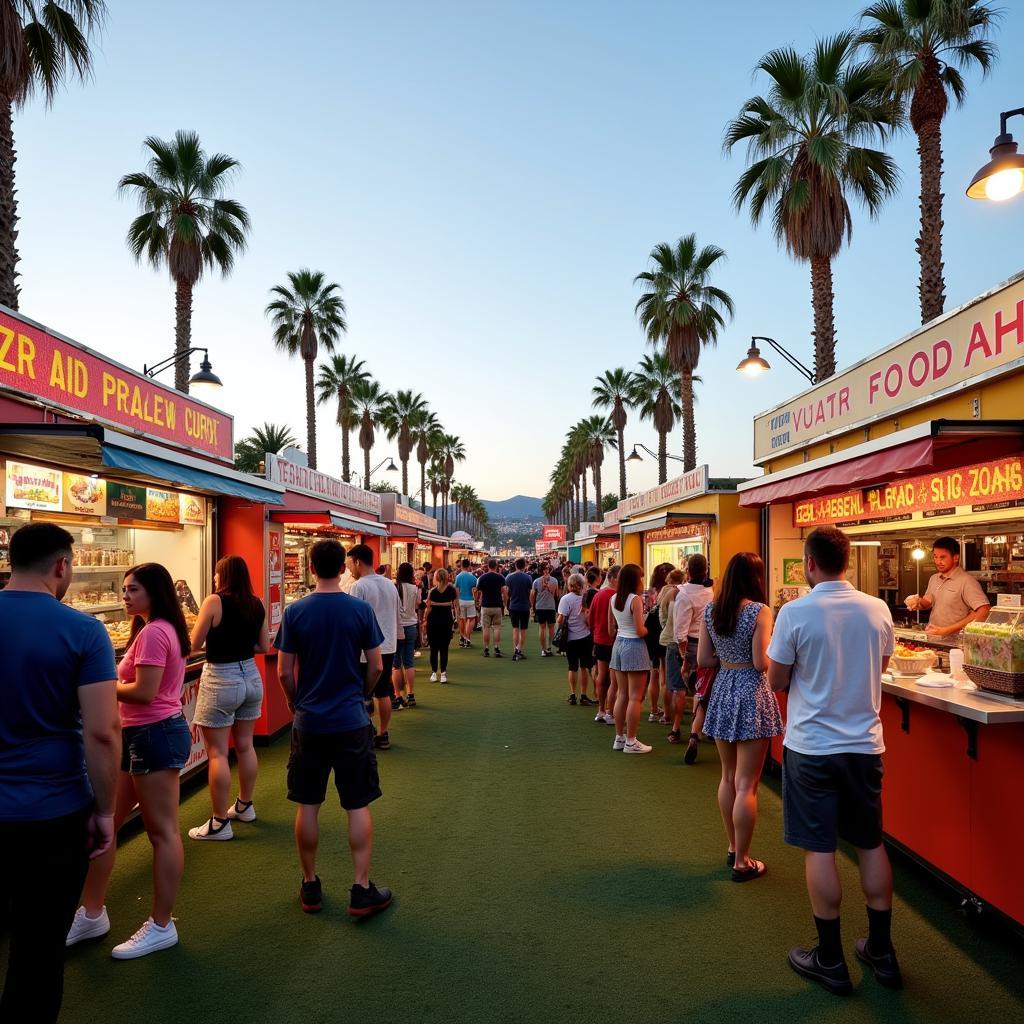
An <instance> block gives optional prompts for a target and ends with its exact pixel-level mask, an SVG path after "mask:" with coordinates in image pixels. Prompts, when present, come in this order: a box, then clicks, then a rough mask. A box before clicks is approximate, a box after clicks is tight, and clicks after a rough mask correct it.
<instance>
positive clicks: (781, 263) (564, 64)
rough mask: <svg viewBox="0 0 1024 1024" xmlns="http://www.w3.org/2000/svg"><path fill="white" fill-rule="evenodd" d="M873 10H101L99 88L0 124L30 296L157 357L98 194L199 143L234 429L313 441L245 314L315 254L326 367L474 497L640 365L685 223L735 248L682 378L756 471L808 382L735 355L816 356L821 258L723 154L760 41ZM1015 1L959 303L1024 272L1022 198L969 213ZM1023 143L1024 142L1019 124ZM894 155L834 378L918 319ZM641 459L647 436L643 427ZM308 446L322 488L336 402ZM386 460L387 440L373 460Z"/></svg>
mask: <svg viewBox="0 0 1024 1024" xmlns="http://www.w3.org/2000/svg"><path fill="white" fill-rule="evenodd" d="M861 6H862V5H861V4H858V3H856V2H853V3H847V2H845V0H838V2H837V0H832V2H830V3H827V4H823V3H821V2H820V0H791V2H786V0H779V2H775V3H771V4H767V3H763V2H761V0H734V2H733V3H732V4H729V5H728V6H726V7H721V6H719V5H717V4H703V3H695V2H691V0H678V2H674V3H673V2H658V0H650V2H648V3H646V4H643V5H637V4H635V3H626V2H620V3H612V2H595V0H563V2H561V3H558V4H551V3H542V2H535V0H519V2H516V3H510V2H508V3H506V2H501V3H496V2H484V3H480V2H472V0H466V2H452V0H435V2H433V3H430V4H425V3H420V2H416V0H404V2H377V3H347V2H341V0H338V2H333V0H320V2H313V0H292V2H291V3H288V4H281V3H280V2H265V0H246V2H242V0H221V2H218V3H209V0H200V2H193V0H176V2H175V3H174V5H173V6H172V7H169V6H168V5H167V4H166V3H165V2H157V0H110V3H109V7H110V14H109V19H108V22H107V25H106V27H105V30H104V32H103V35H102V38H101V39H100V40H99V43H98V45H97V49H96V59H95V72H94V76H93V79H92V81H90V82H89V83H87V84H86V85H84V86H81V85H77V84H72V85H71V86H69V87H68V88H67V89H66V90H65V91H63V92H62V93H61V94H60V95H59V96H58V97H57V99H56V102H55V103H54V105H53V106H52V108H50V109H46V108H45V106H44V105H43V104H42V103H41V102H40V101H33V102H32V103H31V104H29V105H28V106H27V107H26V108H25V109H24V110H23V111H21V112H19V113H18V114H17V115H16V118H15V141H16V146H17V150H18V160H17V165H16V173H17V188H18V199H19V204H20V206H19V210H20V216H21V222H20V235H19V239H18V242H19V246H20V250H21V259H22V262H21V266H20V270H21V275H22V276H21V289H22V290H21V310H22V312H24V313H25V314H26V315H28V316H30V317H31V318H33V319H35V320H38V321H40V322H42V323H43V324H45V325H47V326H48V327H51V328H53V329H55V330H57V331H60V332H61V333H63V334H66V335H68V336H70V337H72V338H74V339H76V340H79V341H81V342H83V343H85V344H87V345H89V346H91V347H92V348H95V349H97V350H98V351H100V352H102V353H104V354H106V355H109V356H111V357H113V358H115V359H117V360H119V361H121V362H123V363H125V364H127V365H129V366H133V367H136V368H138V369H141V368H142V366H143V364H144V363H154V362H156V361H158V360H159V359H161V358H163V357H164V356H166V355H169V354H170V353H171V352H172V351H173V348H174V295H173V286H172V283H171V281H170V280H169V278H168V276H167V274H166V271H163V272H157V271H154V270H152V269H151V268H149V267H148V266H138V265H136V264H135V263H134V261H133V260H132V258H131V256H130V254H129V253H128V250H127V248H126V247H125V244H124V237H125V232H126V229H127V227H128V224H129V222H130V220H131V219H132V218H133V217H134V216H135V214H136V210H135V208H134V206H133V205H132V203H131V202H130V201H129V200H127V199H121V198H119V197H118V195H117V189H116V185H117V181H118V179H119V178H120V177H121V175H123V174H125V173H127V172H129V171H133V170H138V169H141V168H142V167H143V165H144V162H145V155H144V153H143V149H142V142H143V139H144V138H146V137H147V136H149V135H156V136H159V137H163V138H170V137H171V136H172V135H173V133H174V132H175V131H176V130H177V129H191V130H195V131H197V132H198V133H199V135H200V138H201V140H202V142H203V145H204V147H205V148H206V149H207V151H208V152H215V151H219V152H225V153H228V154H230V155H232V156H234V157H236V158H237V159H238V160H240V161H241V164H242V170H241V172H240V173H239V175H238V176H237V178H236V180H235V181H234V183H233V184H232V191H233V194H234V196H235V197H236V198H237V199H238V200H239V201H241V202H242V203H243V204H244V205H245V206H246V207H247V208H248V210H249V213H250V215H251V217H252V223H253V231H252V237H251V241H250V245H249V248H248V251H247V252H246V253H245V254H244V255H243V256H242V257H241V258H240V260H239V261H238V264H237V266H236V268H235V270H234V272H233V273H232V274H231V276H230V277H228V278H226V279H221V278H219V277H213V276H211V277H206V278H204V279H203V280H202V281H201V282H200V284H199V285H198V286H197V288H196V292H195V302H194V316H193V344H195V345H200V346H207V347H208V348H209V352H210V359H211V361H212V363H213V367H214V369H215V371H216V372H217V373H218V374H219V375H220V376H221V377H222V378H223V380H224V383H225V387H224V389H223V391H222V392H221V394H220V396H219V397H218V398H217V399H216V400H215V403H216V404H217V405H219V406H221V407H222V408H224V409H225V410H227V411H228V412H231V413H232V414H234V416H235V427H236V437H241V436H244V435H245V434H246V433H247V432H248V431H249V430H250V429H251V428H252V427H253V426H254V425H257V424H260V423H262V422H264V421H270V422H274V423H286V424H288V425H290V426H291V428H292V430H293V432H294V433H295V435H296V436H297V437H299V438H300V439H304V438H305V412H304V408H305V406H304V391H303V372H302V364H301V360H299V359H298V358H295V359H289V358H288V357H287V356H286V355H284V354H283V353H279V352H277V351H275V349H274V347H273V343H272V340H271V332H270V328H269V324H268V321H267V319H266V317H265V316H264V312H263V310H264V306H265V305H266V303H267V301H268V296H267V293H268V290H269V289H270V287H272V286H273V285H275V284H278V283H281V282H283V281H285V275H286V273H287V272H288V271H291V270H296V269H298V268H300V267H312V268H314V269H319V270H322V271H324V273H325V274H326V275H327V276H328V278H329V279H330V280H333V281H337V282H338V283H339V284H340V285H341V286H342V291H343V295H344V298H345V302H346V305H347V307H348V334H347V336H345V337H344V338H343V340H342V343H341V350H342V351H346V352H350V353H354V354H356V355H357V356H358V357H360V358H362V359H364V360H365V361H366V363H367V366H368V368H369V369H370V370H371V372H372V373H373V374H374V375H375V376H376V377H377V379H379V380H380V381H381V383H382V385H383V386H384V387H385V388H387V389H390V390H394V389H398V388H412V389H414V390H416V391H419V392H422V394H423V395H424V396H425V398H426V399H427V400H428V402H429V403H430V405H431V407H432V408H433V409H434V410H435V411H436V412H437V414H438V416H439V417H440V419H441V421H442V423H443V424H444V425H445V427H446V428H447V429H448V430H449V431H451V432H454V433H456V434H458V435H459V436H460V437H461V438H462V439H463V442H464V444H465V446H466V450H467V459H466V462H465V463H464V465H463V466H461V467H460V468H459V470H458V471H457V473H456V476H457V477H458V478H459V479H461V480H462V481H463V482H465V483H469V484H471V485H473V486H474V487H475V488H476V490H477V492H478V493H479V495H480V496H481V497H484V498H491V499H502V498H506V497H508V496H510V495H513V494H533V495H538V496H539V495H543V494H544V492H545V491H546V489H547V484H548V477H549V474H550V471H551V468H552V466H553V465H554V463H555V461H556V460H557V458H558V453H559V449H560V447H561V443H562V441H563V439H564V436H565V433H566V432H567V430H568V429H569V428H570V427H571V425H572V424H573V423H574V422H575V421H576V420H578V419H579V418H581V417H583V416H586V415H589V414H590V413H591V411H592V410H591V395H590V389H591V387H592V384H593V378H594V377H595V376H596V375H597V374H599V373H601V372H602V371H604V370H606V369H609V368H612V367H616V366H625V367H633V366H635V364H636V363H637V362H638V361H639V359H640V357H641V356H642V355H643V353H644V352H645V351H646V350H648V349H647V348H646V346H645V341H644V338H643V335H642V333H641V331H640V329H639V327H638V326H637V322H636V318H635V315H634V304H635V302H636V299H637V297H638V294H639V292H638V289H637V288H636V287H635V286H634V285H633V278H634V277H635V275H636V274H637V273H638V272H639V271H641V270H644V269H646V265H647V259H648V255H649V253H650V250H651V248H652V247H653V246H654V245H655V244H657V243H659V242H662V241H669V242H671V241H674V240H675V239H676V238H678V237H679V236H680V235H683V234H688V233H690V232H695V233H696V235H697V238H698V241H699V242H700V243H701V244H705V243H714V244H716V245H719V246H721V247H722V248H724V249H725V250H726V253H727V254H728V260H727V262H726V263H725V264H724V265H723V266H722V269H721V272H720V274H719V275H718V278H717V283H718V284H719V285H720V286H721V287H723V288H725V289H726V290H727V291H728V292H729V293H730V294H731V295H732V296H733V299H734V300H735V304H736V315H735V319H734V320H733V321H732V323H730V324H729V325H728V327H727V329H726V330H725V331H724V332H723V333H722V335H721V337H720V339H719V342H718V345H717V348H716V349H713V350H711V351H708V352H707V353H705V355H704V356H702V360H701V365H700V370H699V373H700V376H701V377H702V378H703V385H702V386H701V387H700V388H699V393H698V405H697V430H698V463H704V462H706V463H708V464H709V466H710V468H711V473H712V475H714V476H751V475H756V474H757V473H758V472H759V471H758V470H755V469H754V467H753V466H752V463H751V459H752V447H753V442H752V429H751V423H752V420H753V417H754V416H755V415H756V414H757V413H759V412H763V411H764V410H766V409H769V408H771V407H773V406H775V405H776V404H778V403H780V402H782V401H784V400H785V399H787V398H788V397H790V396H791V395H793V394H795V393H797V392H798V391H800V390H802V387H803V381H802V378H800V377H799V376H798V375H797V374H796V372H795V371H793V370H791V369H788V368H786V367H785V366H784V364H782V361H781V360H778V359H776V360H775V361H774V363H773V366H774V369H773V370H772V372H771V373H770V374H767V375H765V376H764V377H761V378H757V379H754V380H749V379H746V378H743V377H741V376H740V375H738V374H737V373H736V372H735V366H736V363H737V362H738V361H739V359H741V358H742V357H743V355H744V354H745V352H746V348H747V346H748V345H749V338H750V336H751V335H753V334H766V335H769V336H771V337H773V338H775V339H777V340H778V341H780V342H781V343H782V344H783V345H785V346H786V347H788V348H789V349H790V350H791V351H792V352H793V353H794V354H796V355H797V356H798V357H799V358H801V359H803V361H804V362H805V363H808V364H810V363H811V362H812V361H813V356H812V345H811V327H812V322H811V321H812V314H811V293H810V272H809V269H808V267H807V266H806V265H805V264H800V263H797V262H795V261H793V260H791V259H790V258H789V257H788V256H786V254H785V253H784V252H782V251H780V250H779V248H778V247H777V245H776V243H775V241H774V240H773V238H772V236H771V233H770V231H769V230H767V229H766V228H764V227H761V228H758V229H755V228H753V227H752V226H751V225H750V222H749V219H748V218H747V216H746V214H745V213H744V214H737V213H736V212H735V210H734V209H733V207H732V205H731V190H732V187H733V184H734V183H735V180H736V178H737V177H738V175H739V174H740V173H741V171H742V169H743V167H744V155H743V153H742V152H739V151H737V152H736V153H735V154H734V155H733V156H732V157H728V156H725V155H723V153H722V135H723V130H724V127H725V125H726V123H727V122H728V120H729V119H730V118H731V117H734V116H735V115H736V114H737V113H738V111H739V109H740V107H741V105H742V104H743V102H744V101H745V100H746V99H747V98H749V97H750V96H752V95H755V94H756V93H757V92H759V91H762V90H763V89H764V88H765V85H764V82H763V79H758V78H757V76H755V74H754V71H753V69H754V68H755V65H756V63H757V61H758V60H759V59H760V57H761V56H762V55H763V54H764V53H765V52H767V51H768V50H770V49H772V48H774V47H780V46H790V45H792V46H795V47H797V48H798V49H800V50H801V51H804V50H807V49H808V48H809V47H810V46H811V45H812V44H813V41H814V39H815V38H816V37H819V36H822V35H827V34H830V33H833V32H835V31H838V30H840V29H843V28H845V27H848V26H849V25H851V24H852V23H853V21H854V18H855V16H856V14H857V12H858V11H859V10H860V8H861ZM1002 6H1003V7H1004V8H1005V12H1004V13H1005V16H1004V19H1003V24H1002V26H1001V29H1000V30H999V33H998V37H997V42H998V44H999V47H1000V50H1001V53H1002V59H1001V61H1000V62H999V64H998V65H997V66H996V68H995V70H994V73H993V74H992V75H990V76H989V77H988V78H987V79H984V80H982V79H981V78H980V76H979V75H977V74H972V75H971V76H970V77H969V79H968V81H969V90H970V91H969V96H968V99H967V102H966V104H965V105H964V107H963V108H962V109H959V110H957V109H953V110H952V111H951V112H950V114H949V115H948V116H947V119H946V121H945V123H944V128H943V133H944V135H943V138H944V157H945V165H944V172H945V177H944V182H943V184H944V192H945V195H946V200H945V208H944V219H945V229H944V237H945V250H944V258H945V263H946V285H947V308H953V307H955V306H957V305H960V304H961V303H963V302H965V301H967V300H968V299H970V298H972V297H973V296H975V295H977V294H979V293H980V292H982V291H985V290H987V289H988V288H990V287H992V286H993V285H995V284H997V283H998V282H1000V281H1003V280H1005V279H1006V278H1007V277H1009V276H1011V275H1012V274H1014V273H1016V272H1017V271H1020V270H1021V269H1024V257H1022V256H1021V246H1020V238H1021V236H1022V233H1024V199H1021V198H1018V199H1017V200H1016V201H1015V203H1012V204H1005V205H997V204H990V203H978V202H974V201H971V200H968V199H967V198H966V197H965V196H964V188H965V187H966V185H967V183H968V181H969V180H970V178H971V176H972V175H973V173H974V171H975V170H976V169H977V168H978V167H979V166H980V165H981V164H982V163H984V162H985V161H986V160H987V159H988V155H987V151H988V148H989V147H990V146H991V145H992V140H993V138H994V136H995V135H996V134H997V133H998V130H999V120H998V115H999V112H1000V111H1001V110H1007V109H1011V108H1014V107H1018V106H1021V105H1022V104H1024V87H1022V85H1021V82H1022V79H1021V76H1020V74H1019V71H1018V70H1015V68H1017V55H1018V54H1020V53H1021V52H1024V4H1021V3H1019V2H1018V0H1012V2H1011V0H1007V2H1006V3H1004V4H1003V5H1002ZM1011 131H1013V132H1015V134H1016V137H1017V138H1018V140H1020V139H1021V138H1022V137H1024V118H1022V119H1014V121H1011ZM890 152H891V153H892V154H893V156H894V157H895V159H896V160H897V162H898V164H899V166H900V168H901V172H902V188H901V191H900V193H899V195H898V196H897V197H895V198H894V199H893V200H892V201H890V202H889V204H888V205H887V206H886V207H885V209H884V211H883V212H882V214H881V216H880V217H879V219H878V220H877V221H872V220H870V219H869V218H868V216H867V214H866V213H864V212H863V211H862V210H855V211H854V228H853V241H852V245H851V246H850V247H849V248H848V249H844V251H843V252H842V253H841V255H840V256H839V258H838V259H837V260H836V261H835V264H834V275H835V293H836V302H835V317H836V327H837V339H838V348H837V358H838V365H839V368H840V369H842V368H843V367H844V366H846V365H849V364H850V363H853V362H855V361H857V360H858V359H860V358H863V357H864V356H866V355H868V354H870V353H872V352H875V351H877V350H878V349H880V348H883V347H885V346H887V345H888V344H890V343H892V342H894V341H896V340H897V339H899V338H901V337H902V336H903V335H904V334H906V333H907V332H908V331H911V330H913V329H914V328H915V327H916V326H917V325H918V324H919V319H920V318H919V307H918V297H917V255H916V252H915V249H914V239H915V236H916V233H917V228H918V207H917V195H918V174H917V156H916V145H915V141H914V137H913V136H912V135H911V134H907V135H905V136H903V137H901V138H899V139H897V140H895V141H894V142H893V144H892V145H891V146H890ZM769 358H770V356H769ZM167 379H168V381H170V380H171V379H172V378H171V377H170V375H168V377H167ZM634 442H643V443H644V444H646V445H648V446H649V447H651V448H655V447H656V443H657V438H656V435H655V433H654V432H653V430H652V429H651V427H650V425H649V424H639V423H638V422H637V418H636V416H635V415H631V416H630V421H629V424H628V425H627V428H626V443H627V451H628V450H629V448H630V447H631V446H632V444H633V443H634ZM353 443H354V438H353ZM318 447H319V464H320V468H321V469H322V470H324V471H327V472H334V473H336V474H338V475H340V451H341V441H340V435H339V434H338V431H337V428H336V427H335V426H334V424H333V414H332V411H331V410H330V409H329V408H328V407H323V408H322V410H321V416H320V417H319V427H318ZM681 449H682V438H681V432H680V431H678V430H677V433H676V435H675V436H674V437H673V438H672V439H671V447H670V451H673V452H674V453H675V454H682V451H681ZM353 450H354V452H355V454H356V456H358V455H359V454H360V452H359V449H358V448H357V447H355V446H354V447H353ZM392 454H397V452H396V451H395V446H394V445H390V444H389V443H388V442H387V441H386V440H385V439H384V438H383V437H381V438H380V439H379V441H378V444H377V446H376V448H375V449H374V453H373V457H374V461H375V462H378V461H380V460H381V459H383V458H385V457H386V456H388V455H392ZM614 458H615V456H614V454H610V455H609V456H608V459H607V461H606V466H607V467H608V468H607V469H606V471H605V479H606V490H607V488H608V486H614V478H615V475H616V474H615V470H614ZM357 465H358V463H357ZM673 465H678V464H670V467H671V466H673ZM628 473H629V479H628V487H629V490H630V491H639V490H642V489H644V488H646V487H649V486H651V485H652V484H655V483H656V482H657V466H656V463H655V462H654V460H651V459H646V460H645V461H644V462H642V463H629V464H628ZM672 475H675V474H674V472H673V469H672V468H670V476H672Z"/></svg>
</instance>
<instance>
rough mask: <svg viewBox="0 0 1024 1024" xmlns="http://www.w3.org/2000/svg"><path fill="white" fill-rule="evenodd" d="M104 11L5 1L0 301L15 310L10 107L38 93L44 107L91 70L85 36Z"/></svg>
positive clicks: (69, 0) (100, 6)
mask: <svg viewBox="0 0 1024 1024" xmlns="http://www.w3.org/2000/svg"><path fill="white" fill-rule="evenodd" d="M106 13H107V5H106V3H105V2H104V0H50V2H49V3H38V2H30V0H5V2H4V4H3V30H2V32H0V302H2V303H3V304H4V305H5V306H9V307H10V308H11V309H17V308H18V282H17V278H18V260H19V256H18V248H17V238H18V230H17V228H18V200H17V191H16V190H15V187H14V184H15V183H14V164H15V160H16V156H15V152H14V111H15V110H16V109H18V110H20V109H21V108H22V107H23V106H24V105H25V103H26V102H27V101H28V100H29V99H30V98H31V97H32V95H33V94H34V93H35V92H36V91H39V92H41V93H42V95H43V100H44V101H45V102H46V104H47V105H49V104H51V103H52V102H53V100H54V97H55V96H56V94H57V90H58V89H59V88H60V87H61V86H62V85H63V84H64V82H65V81H66V80H67V79H68V78H72V77H74V78H78V79H81V80H82V81H84V80H85V79H86V78H88V77H89V74H90V72H91V71H92V51H91V50H90V49H89V38H90V36H92V35H93V33H94V32H97V31H98V30H99V28H100V26H101V25H102V22H103V18H104V17H105V15H106Z"/></svg>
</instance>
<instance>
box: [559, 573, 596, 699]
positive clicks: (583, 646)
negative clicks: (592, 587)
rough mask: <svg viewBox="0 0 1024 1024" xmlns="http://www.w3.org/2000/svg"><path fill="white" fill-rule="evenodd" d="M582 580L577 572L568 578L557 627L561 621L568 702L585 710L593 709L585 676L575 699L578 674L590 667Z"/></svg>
mask: <svg viewBox="0 0 1024 1024" xmlns="http://www.w3.org/2000/svg"><path fill="white" fill-rule="evenodd" d="M584 585H585V581H584V579H583V577H582V576H580V574H579V573H574V574H573V575H572V576H570V577H569V592H568V593H567V594H566V595H565V596H564V597H563V598H562V599H561V600H560V601H559V602H558V624H559V625H561V624H562V623H563V622H564V623H565V624H566V629H567V630H568V634H569V636H568V640H569V642H568V645H567V646H566V649H565V656H566V658H567V659H568V669H569V671H568V680H569V696H568V698H567V699H568V703H569V704H572V705H575V704H576V703H577V702H578V703H580V704H583V705H586V706H588V707H593V706H594V705H595V704H596V701H593V700H591V699H590V698H589V697H588V696H587V692H586V679H587V676H586V675H584V677H583V678H584V682H583V692H582V694H581V696H580V697H579V698H578V699H577V689H578V687H579V684H580V680H579V673H580V670H581V669H582V670H583V671H584V672H586V671H588V670H589V669H590V667H591V664H592V662H591V651H592V650H593V646H594V641H593V638H592V637H591V635H590V627H589V626H588V625H587V620H586V618H585V617H584V615H583V587H584Z"/></svg>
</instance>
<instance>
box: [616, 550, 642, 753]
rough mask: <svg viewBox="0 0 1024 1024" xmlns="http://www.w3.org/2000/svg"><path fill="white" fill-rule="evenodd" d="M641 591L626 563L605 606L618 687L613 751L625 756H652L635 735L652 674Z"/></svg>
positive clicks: (637, 571)
mask: <svg viewBox="0 0 1024 1024" xmlns="http://www.w3.org/2000/svg"><path fill="white" fill-rule="evenodd" d="M642 587H643V576H642V575H641V570H640V566H639V565H635V564H633V563H632V562H631V563H628V564H627V565H624V566H623V567H622V569H621V570H620V572H619V581H618V584H617V586H616V590H615V596H614V597H613V598H612V599H611V601H610V602H609V604H608V632H609V633H610V634H611V636H612V638H613V643H612V660H611V663H610V665H609V668H610V669H611V672H612V675H613V676H614V677H615V681H616V684H617V686H618V694H617V696H616V698H615V741H614V743H613V744H612V750H621V751H623V752H624V753H626V754H649V753H650V752H651V748H650V747H649V746H648V745H647V744H646V743H641V742H640V740H639V739H638V738H637V735H636V730H637V726H638V725H639V723H640V712H641V709H642V707H643V702H644V691H645V690H646V689H647V679H648V676H649V675H650V671H651V657H650V655H649V654H648V653H647V643H646V640H645V638H646V636H647V627H646V626H644V602H643V598H642V597H641V596H640V591H641V589H642Z"/></svg>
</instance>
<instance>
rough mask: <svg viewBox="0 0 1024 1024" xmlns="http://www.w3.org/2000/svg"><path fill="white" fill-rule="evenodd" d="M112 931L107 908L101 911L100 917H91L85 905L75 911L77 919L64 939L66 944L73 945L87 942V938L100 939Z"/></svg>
mask: <svg viewBox="0 0 1024 1024" xmlns="http://www.w3.org/2000/svg"><path fill="white" fill-rule="evenodd" d="M109 931H110V918H109V917H107V908H106V907H104V908H103V909H102V910H101V911H100V916H99V917H90V916H89V915H88V914H87V913H86V912H85V907H79V908H78V910H76V911H75V919H74V920H73V921H72V922H71V927H70V928H69V929H68V937H67V938H66V939H65V940H64V945H65V946H73V945H75V943H76V942H85V940H86V939H98V938H100V937H101V936H103V935H106V934H107V932H109Z"/></svg>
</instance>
